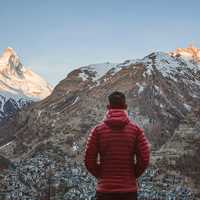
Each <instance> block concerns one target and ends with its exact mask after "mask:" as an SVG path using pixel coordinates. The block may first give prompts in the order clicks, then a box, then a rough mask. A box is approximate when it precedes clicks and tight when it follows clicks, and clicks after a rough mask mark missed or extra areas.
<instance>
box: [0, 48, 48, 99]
mask: <svg viewBox="0 0 200 200" xmlns="http://www.w3.org/2000/svg"><path fill="white" fill-rule="evenodd" d="M0 80H1V82H0V93H2V92H4V93H5V92H9V93H10V94H13V95H17V96H26V97H30V98H34V99H35V98H37V99H43V98H45V97H47V96H48V95H49V94H50V93H51V91H52V87H51V86H50V85H49V84H48V83H47V82H46V81H45V80H44V79H43V78H42V77H40V76H39V75H37V74H35V73H34V72H33V71H32V70H30V69H27V68H26V67H24V66H23V64H22V63H21V61H20V58H19V57H18V56H17V53H16V52H15V51H14V49H13V48H11V47H8V48H6V49H5V50H4V52H3V54H2V56H0Z"/></svg>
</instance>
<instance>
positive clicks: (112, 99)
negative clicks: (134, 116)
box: [107, 91, 127, 109]
mask: <svg viewBox="0 0 200 200" xmlns="http://www.w3.org/2000/svg"><path fill="white" fill-rule="evenodd" d="M108 100H109V105H108V106H107V108H108V109H127V104H126V97H125V95H124V94H123V93H122V92H119V91H115V92H113V93H111V94H110V95H109V96H108Z"/></svg>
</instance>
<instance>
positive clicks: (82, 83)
mask: <svg viewBox="0 0 200 200" xmlns="http://www.w3.org/2000/svg"><path fill="white" fill-rule="evenodd" d="M182 51H185V50H184V49H183V50H182ZM191 55H192V53H191ZM115 90H119V91H122V92H124V93H125V95H126V97H127V104H128V114H129V116H130V118H131V119H132V120H133V121H135V122H136V123H137V124H139V125H140V126H141V127H142V128H143V129H144V130H145V134H146V135H147V137H148V138H149V140H150V142H151V144H152V151H153V153H157V155H156V156H157V157H159V156H160V152H161V153H162V156H163V154H165V151H164V150H163V151H159V150H160V149H162V147H165V146H164V145H165V144H166V143H168V142H170V141H171V140H173V135H174V133H175V134H176V135H177V134H179V133H178V132H177V130H178V129H179V127H181V126H180V125H181V124H183V123H184V121H185V120H187V116H188V115H189V114H191V113H195V112H196V109H199V102H200V65H199V63H198V60H196V59H192V60H191V59H188V57H185V54H184V55H178V56H177V55H176V51H175V52H174V53H164V52H154V53H151V54H150V55H147V56H145V57H144V58H142V59H135V60H126V61H125V62H122V63H118V64H115V63H114V64H112V63H101V64H92V65H88V66H83V67H80V68H78V69H75V70H73V71H72V72H71V73H69V74H68V75H67V77H66V78H65V79H64V80H62V81H61V82H60V83H59V84H58V85H57V86H56V87H55V89H54V91H53V92H52V93H51V95H50V96H49V97H48V98H46V99H44V100H42V101H40V102H39V103H37V105H33V106H31V108H27V109H26V110H21V111H20V112H18V115H17V116H16V118H14V119H13V121H11V122H9V124H8V125H6V126H5V127H2V128H1V127H0V136H1V140H0V142H1V143H2V144H6V143H7V144H8V145H7V146H4V147H5V148H2V149H0V153H3V154H4V155H5V156H6V157H7V158H10V159H11V160H15V159H19V160H20V159H22V158H23V160H24V159H27V161H28V160H31V159H32V158H34V156H35V155H38V154H39V155H40V154H42V156H44V155H43V154H45V156H48V154H49V155H51V157H55V158H58V156H57V155H58V154H59V159H57V162H60V163H59V164H61V165H62V163H63V160H65V157H66V156H68V157H70V158H71V159H72V160H73V161H74V162H76V164H77V163H79V162H80V164H81V163H82V162H83V160H82V158H83V152H84V146H85V139H86V137H87V133H88V131H89V130H90V129H91V128H92V127H93V126H95V125H96V124H97V123H99V122H100V121H101V120H102V119H103V117H104V114H105V112H106V105H107V103H108V100H107V97H108V95H109V94H110V93H111V92H113V91H115ZM196 121H197V119H196V118H195V122H196ZM181 131H182V132H183V131H185V129H184V128H182V129H181ZM191 131H192V132H193V130H191ZM8 135H9V138H8V137H7V136H8ZM183 135H184V134H183ZM193 135H194V134H191V136H193ZM3 136H6V138H3ZM189 139H190V137H189ZM189 139H188V140H187V141H186V143H187V144H186V145H187V148H188V149H189V150H188V151H187V152H188V154H189V153H190V152H192V151H193V144H194V142H195V139H194V138H191V139H192V140H189ZM8 141H9V142H8ZM190 142H191V143H190ZM187 152H186V153H187ZM37 153H38V154H37ZM174 153H175V154H176V152H174ZM52 154H55V155H54V156H52ZM154 155H155V154H153V155H152V156H154ZM164 156H166V157H168V155H164ZM177 156H178V154H177ZM157 157H153V158H152V160H153V161H155V160H156V159H157ZM186 157H187V156H186ZM38 159H40V158H38ZM181 159H184V157H183V158H181ZM59 160H60V161H59ZM69 160H70V159H68V158H67V162H68V161H69ZM183 161H184V160H183ZM41 162H42V161H41ZM69 162H70V163H71V162H72V161H71V160H70V161H69ZM69 162H68V163H69ZM174 162H176V160H174ZM197 162H198V161H197ZM155 163H156V161H155ZM188 163H189V162H188ZM59 164H58V163H57V166H59ZM189 164H190V163H189ZM198 164H200V163H198ZM152 165H153V166H154V167H155V168H158V166H156V165H154V163H152ZM71 166H73V167H74V166H75V165H73V164H72V165H71ZM76 166H77V165H76ZM76 166H75V167H74V168H76ZM53 169H54V170H55V174H59V172H60V170H59V168H57V167H56V166H55V167H54V168H53ZM72 169H73V168H72ZM188 169H189V166H188ZM157 170H158V171H159V169H156V171H157ZM194 173H195V172H194ZM161 175H163V174H161ZM193 175H194V174H193ZM176 176H178V178H177V180H178V182H176V181H177V180H175V178H174V177H176ZM195 176H197V174H195ZM68 177H69V179H67V180H66V181H67V183H66V185H70V186H71V185H72V186H74V187H75V191H76V192H71V191H69V192H66V194H63V195H67V194H68V195H72V196H73V197H76V199H81V198H80V196H81V194H82V189H83V188H84V187H85V183H84V184H78V185H77V182H78V183H79V182H80V183H81V180H80V181H79V180H78V181H77V180H73V179H72V178H70V176H68ZM147 177H149V174H147ZM162 177H163V176H162ZM170 177H171V178H170ZM78 178H80V177H79V176H77V179H78ZM28 179H31V177H28ZM60 179H61V178H60V177H57V181H58V187H59V189H61V188H62V185H61V184H60V185H59V183H60V182H62V181H60ZM80 179H81V178H80ZM169 179H170V180H169ZM169 179H168V178H166V179H165V178H163V179H160V180H155V181H154V180H153V179H152V180H153V181H152V182H153V186H152V187H153V188H154V189H156V190H157V191H159V194H158V195H159V196H157V198H158V199H169V198H171V199H172V198H173V199H178V198H179V197H180V195H187V194H186V191H189V193H190V189H189V190H186V189H185V187H186V188H187V187H188V185H191V187H193V188H192V189H197V190H198V191H199V184H196V183H195V180H194V179H193V178H191V179H188V178H187V176H186V175H185V173H182V171H180V169H179V168H177V169H174V171H173V174H170V176H169ZM174 180H175V181H174ZM180 180H181V181H180ZM18 181H19V182H20V180H18ZM76 181H77V182H76ZM166 182H167V184H169V183H170V184H171V186H172V187H171V189H170V191H167V190H166ZM143 183H144V184H145V181H144V182H143ZM20 184H21V185H22V186H19V189H18V191H19V192H21V191H23V190H25V189H24V188H25V187H23V186H24V185H23V184H22V183H21V182H20V183H19V185H20ZM92 184H93V183H92ZM151 184H152V183H151ZM179 184H180V185H181V187H182V186H184V187H183V189H182V188H181V189H180V185H179ZM32 185H34V184H32ZM32 185H31V186H30V187H29V188H28V189H27V190H26V191H28V192H27V193H29V196H31V195H32V194H33V192H34V191H33V190H32V189H31V188H32ZM41 185H42V182H41ZM44 186H45V185H44ZM150 186H151V185H150ZM150 186H149V187H150ZM13 187H14V186H13ZM81 187H82V189H81ZM161 188H162V190H161ZM173 189H174V190H173ZM10 190H12V187H10ZM93 190H94V188H93V187H92V186H91V187H90V186H89V188H88V195H89V196H88V198H89V199H90V198H91V196H90V195H92V191H93ZM144 190H145V189H144ZM148 190H149V189H148V184H147V188H146V190H145V191H144V194H147V193H148ZM84 191H85V189H84ZM150 191H151V189H150ZM192 191H195V190H192ZM70 192H71V193H70ZM169 193H170V195H171V194H173V197H172V196H170V197H169ZM180 193H181V194H180ZM179 194H180V195H179ZM148 195H149V197H150V199H154V197H153V196H151V195H154V194H153V193H152V192H150V193H148ZM174 195H175V196H174ZM142 197H144V198H145V196H142ZM142 197H141V199H144V198H142ZM151 197H152V198H151ZM69 199H70V197H69ZM187 199H194V198H190V197H188V198H187Z"/></svg>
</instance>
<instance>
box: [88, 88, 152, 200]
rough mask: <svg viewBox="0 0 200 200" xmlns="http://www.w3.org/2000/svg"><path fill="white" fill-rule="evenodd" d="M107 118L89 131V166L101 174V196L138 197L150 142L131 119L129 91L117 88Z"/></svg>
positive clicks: (121, 199) (107, 199) (123, 199)
mask: <svg viewBox="0 0 200 200" xmlns="http://www.w3.org/2000/svg"><path fill="white" fill-rule="evenodd" d="M108 99H109V105H107V108H108V111H107V113H106V117H105V119H104V120H103V121H102V123H100V124H99V125H97V126H96V127H95V128H93V129H92V131H91V132H90V134H89V137H88V140H87V144H86V149H85V158H84V162H85V166H86V168H87V170H88V171H89V172H90V173H91V174H92V175H93V176H95V177H96V178H97V186H96V199H97V200H111V199H113V200H118V199H119V200H134V199H137V190H138V186H137V178H138V177H139V176H141V175H142V173H143V172H144V171H145V169H146V168H147V167H148V164H149V157H150V148H149V142H148V140H147V138H146V137H145V135H144V132H143V130H142V129H140V128H139V127H138V126H137V125H136V124H134V123H133V122H131V121H130V119H129V118H128V115H127V112H126V109H127V104H126V99H125V95H124V94H123V93H121V92H118V91H116V92H113V93H112V94H111V95H110V96H109V97H108Z"/></svg>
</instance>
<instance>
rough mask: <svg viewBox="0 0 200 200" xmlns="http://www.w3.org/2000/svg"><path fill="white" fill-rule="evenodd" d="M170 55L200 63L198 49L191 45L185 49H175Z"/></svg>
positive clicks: (199, 51)
mask: <svg viewBox="0 0 200 200" xmlns="http://www.w3.org/2000/svg"><path fill="white" fill-rule="evenodd" d="M171 55H172V56H176V57H183V58H184V59H187V60H189V61H192V62H193V61H195V62H197V63H200V49H199V48H196V47H195V46H193V45H189V47H187V48H177V49H176V50H175V51H174V52H171Z"/></svg>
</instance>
